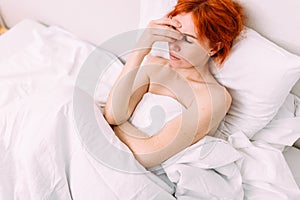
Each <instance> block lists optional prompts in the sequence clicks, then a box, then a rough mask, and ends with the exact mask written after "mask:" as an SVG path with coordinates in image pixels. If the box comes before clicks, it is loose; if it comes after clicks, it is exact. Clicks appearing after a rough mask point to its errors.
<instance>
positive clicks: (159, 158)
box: [114, 116, 196, 167]
mask: <svg viewBox="0 0 300 200" xmlns="http://www.w3.org/2000/svg"><path fill="white" fill-rule="evenodd" d="M181 117H182V116H178V117H176V118H174V119H173V120H172V121H170V122H168V123H167V124H166V125H165V126H164V127H163V128H162V129H161V130H160V131H159V132H158V133H157V134H155V135H154V136H152V137H147V136H145V134H144V133H143V132H141V131H140V130H138V129H137V128H135V127H134V126H132V125H130V123H129V122H125V123H124V124H122V125H120V126H116V127H115V128H114V131H115V134H116V135H117V136H118V137H119V139H120V140H121V141H122V142H123V143H125V144H126V145H127V146H128V147H129V148H130V150H131V151H132V152H133V154H134V156H135V158H136V159H137V160H138V161H139V162H140V163H141V164H142V165H143V166H144V167H153V166H155V165H158V164H161V163H162V162H163V161H165V160H167V159H168V158H170V157H171V156H173V155H175V154H176V153H178V152H180V151H181V150H183V149H184V148H186V147H188V146H190V145H191V144H192V142H193V141H194V137H195V135H196V133H195V131H196V130H192V127H189V128H187V127H185V125H184V124H186V123H185V122H182V118H181ZM183 123H184V124H183Z"/></svg>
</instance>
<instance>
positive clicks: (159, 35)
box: [104, 18, 182, 125]
mask: <svg viewBox="0 0 300 200" xmlns="http://www.w3.org/2000/svg"><path fill="white" fill-rule="evenodd" d="M170 26H175V27H179V26H180V24H178V22H177V21H174V20H172V19H169V18H162V19H159V20H155V21H152V22H150V24H149V26H148V29H146V30H145V31H144V33H143V34H142V36H141V38H140V39H139V41H138V42H137V44H136V50H135V51H133V52H132V53H131V54H130V56H129V58H128V60H127V62H126V64H125V66H124V68H123V70H122V72H121V74H120V75H119V77H118V78H117V80H116V82H115V83H114V85H113V87H112V89H111V91H110V94H109V96H108V99H107V102H106V106H105V108H104V116H105V118H106V120H107V121H108V123H110V124H113V125H120V124H122V123H124V122H125V121H127V120H128V119H129V117H130V116H131V114H132V112H133V110H134V109H135V107H136V105H137V104H138V102H139V101H140V100H141V98H142V96H143V95H144V94H145V93H146V92H147V90H148V86H149V78H148V77H147V74H146V73H145V71H143V70H140V68H139V67H140V65H141V63H142V61H143V59H144V57H145V56H146V55H147V54H148V53H149V52H150V50H151V47H152V45H153V43H154V42H156V41H164V42H171V41H175V40H176V39H180V38H181V37H182V35H181V33H180V32H178V31H176V30H174V29H173V28H170Z"/></svg>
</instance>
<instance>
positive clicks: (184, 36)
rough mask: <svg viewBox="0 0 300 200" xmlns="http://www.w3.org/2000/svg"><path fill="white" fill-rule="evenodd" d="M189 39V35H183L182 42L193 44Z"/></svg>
mask: <svg viewBox="0 0 300 200" xmlns="http://www.w3.org/2000/svg"><path fill="white" fill-rule="evenodd" d="M188 37H189V36H187V35H183V38H182V40H183V41H185V42H187V43H189V44H192V43H193V42H192V41H191V40H190V39H188Z"/></svg>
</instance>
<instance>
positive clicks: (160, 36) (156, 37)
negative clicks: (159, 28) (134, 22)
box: [154, 35, 176, 42]
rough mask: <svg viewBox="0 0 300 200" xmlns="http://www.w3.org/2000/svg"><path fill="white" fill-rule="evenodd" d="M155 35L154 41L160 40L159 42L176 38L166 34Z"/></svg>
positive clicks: (171, 40)
mask: <svg viewBox="0 0 300 200" xmlns="http://www.w3.org/2000/svg"><path fill="white" fill-rule="evenodd" d="M154 36H155V40H156V41H160V42H175V41H176V39H174V38H172V37H167V36H163V35H154Z"/></svg>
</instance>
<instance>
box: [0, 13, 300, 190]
mask: <svg viewBox="0 0 300 200" xmlns="http://www.w3.org/2000/svg"><path fill="white" fill-rule="evenodd" d="M42 29H45V26H44V25H42V24H40V23H38V22H35V21H33V20H29V19H26V20H23V21H21V22H19V23H18V24H17V25H15V26H14V27H12V28H11V29H10V30H9V31H8V32H6V33H5V34H4V35H2V36H1V37H0V61H1V60H2V59H3V58H7V57H10V56H12V55H14V54H15V53H17V52H18V51H20V50H21V49H24V48H26V47H27V46H28V45H30V44H31V42H33V39H34V36H33V30H42ZM284 156H285V159H286V160H287V162H288V164H289V166H290V168H291V170H292V173H293V175H294V177H295V180H296V182H297V184H298V186H299V187H300V170H299V169H300V150H299V149H296V148H294V147H290V148H287V149H286V151H285V152H284Z"/></svg>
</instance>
